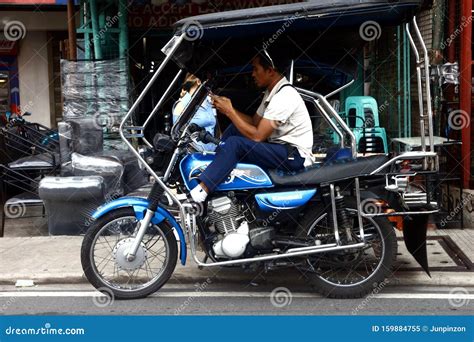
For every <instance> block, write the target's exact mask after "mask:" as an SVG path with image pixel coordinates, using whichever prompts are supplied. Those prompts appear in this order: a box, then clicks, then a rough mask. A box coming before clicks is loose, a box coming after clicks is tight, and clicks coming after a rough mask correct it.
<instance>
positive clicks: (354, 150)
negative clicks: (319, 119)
mask: <svg viewBox="0 0 474 342" xmlns="http://www.w3.org/2000/svg"><path fill="white" fill-rule="evenodd" d="M296 90H298V92H300V93H303V94H305V95H308V96H311V97H313V98H317V99H318V101H321V102H322V104H323V105H324V106H325V107H326V109H327V110H328V112H330V113H331V115H332V116H333V117H334V119H336V121H337V123H338V124H339V125H340V126H341V127H342V129H343V130H344V131H345V132H346V133H347V134H349V136H350V138H351V150H352V157H353V158H354V159H355V158H357V142H356V138H355V135H354V133H352V131H351V130H350V129H349V127H348V126H347V124H346V123H345V122H344V120H342V118H341V117H340V116H339V114H337V112H336V111H335V110H334V108H333V107H332V106H331V104H330V103H329V102H328V100H327V99H326V98H325V97H324V96H322V95H321V94H318V93H315V92H312V91H309V90H306V89H302V88H296Z"/></svg>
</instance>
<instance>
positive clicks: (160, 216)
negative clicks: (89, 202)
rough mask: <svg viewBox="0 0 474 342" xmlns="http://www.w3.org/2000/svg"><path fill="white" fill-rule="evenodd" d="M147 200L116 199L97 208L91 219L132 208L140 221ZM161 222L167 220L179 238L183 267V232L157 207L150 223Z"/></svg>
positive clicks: (171, 216)
mask: <svg viewBox="0 0 474 342" xmlns="http://www.w3.org/2000/svg"><path fill="white" fill-rule="evenodd" d="M148 204H149V202H148V200H146V199H144V198H140V197H122V198H119V199H116V200H114V201H112V202H108V203H106V204H104V205H102V206H100V207H99V208H97V210H96V211H95V212H94V213H93V214H92V218H93V219H95V220H97V219H98V218H99V217H101V216H103V215H105V214H106V213H108V212H109V211H112V210H115V209H118V208H126V207H132V208H133V211H134V212H135V217H136V218H137V219H138V220H142V219H143V217H144V216H145V212H146V210H147V208H148ZM163 220H167V221H168V222H169V223H170V224H171V226H172V227H173V229H174V230H175V231H176V233H178V236H179V243H180V249H179V258H180V259H181V264H182V265H185V264H186V251H187V250H186V241H185V238H184V232H183V229H182V228H181V226H180V225H179V224H178V222H176V220H175V218H174V217H173V215H171V214H170V213H169V212H168V210H166V209H164V208H162V207H158V209H157V210H156V212H155V216H153V218H152V219H151V222H152V223H153V224H159V223H161V222H162V221H163Z"/></svg>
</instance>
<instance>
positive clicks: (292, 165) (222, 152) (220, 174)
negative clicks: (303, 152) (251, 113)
mask: <svg viewBox="0 0 474 342" xmlns="http://www.w3.org/2000/svg"><path fill="white" fill-rule="evenodd" d="M304 161H305V160H304V158H303V157H301V156H300V155H299V153H298V151H295V153H294V154H293V159H292V160H291V159H288V149H287V147H286V146H285V145H283V144H272V143H266V142H255V141H252V140H250V139H248V138H246V137H244V136H243V135H242V134H241V133H240V132H239V131H238V130H237V128H236V127H235V126H234V125H230V126H229V127H228V128H227V129H226V130H225V132H224V134H223V135H222V139H221V143H220V144H219V146H218V147H217V149H216V155H215V157H214V160H213V161H212V163H210V164H209V165H208V166H207V168H206V170H204V172H203V173H202V174H201V176H199V180H200V181H201V182H203V183H204V184H205V185H206V187H207V188H208V189H209V192H213V191H214V189H215V188H216V187H217V186H218V185H219V184H220V183H222V182H223V181H224V180H225V179H226V178H227V176H228V175H230V173H231V172H232V170H233V169H234V168H235V166H236V165H237V163H238V162H243V163H248V164H254V165H257V166H260V167H261V168H262V169H264V170H269V169H281V170H285V171H296V170H300V169H302V168H303V167H304Z"/></svg>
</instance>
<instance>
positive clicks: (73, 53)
mask: <svg viewBox="0 0 474 342" xmlns="http://www.w3.org/2000/svg"><path fill="white" fill-rule="evenodd" d="M74 14H75V13H74V1H73V0H68V1H67V31H68V50H69V60H71V61H75V60H77V42H76V19H75V16H74Z"/></svg>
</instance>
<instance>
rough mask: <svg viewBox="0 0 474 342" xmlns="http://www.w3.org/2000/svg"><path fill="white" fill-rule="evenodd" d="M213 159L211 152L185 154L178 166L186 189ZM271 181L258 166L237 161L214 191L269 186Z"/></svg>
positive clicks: (194, 182)
mask: <svg viewBox="0 0 474 342" xmlns="http://www.w3.org/2000/svg"><path fill="white" fill-rule="evenodd" d="M213 159H214V154H213V153H206V154H203V153H193V154H189V155H187V156H186V157H185V158H184V159H183V160H182V161H181V163H180V165H179V168H180V171H181V175H182V177H183V180H184V183H185V185H186V187H187V188H188V190H190V189H193V188H194V187H195V186H196V185H197V184H198V180H197V177H199V175H200V174H201V173H202V172H203V171H204V170H205V169H206V167H207V166H208V165H209V164H210V163H211V162H212V160H213ZM271 187H273V183H272V181H271V179H270V177H268V175H267V173H266V172H265V171H263V170H262V168H260V167H259V166H256V165H253V164H246V163H238V164H237V166H236V167H235V169H234V170H233V171H232V172H231V174H230V175H229V177H227V179H226V180H225V181H224V182H222V183H221V184H220V185H219V186H218V187H217V188H216V189H215V191H229V190H246V189H261V188H271Z"/></svg>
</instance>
